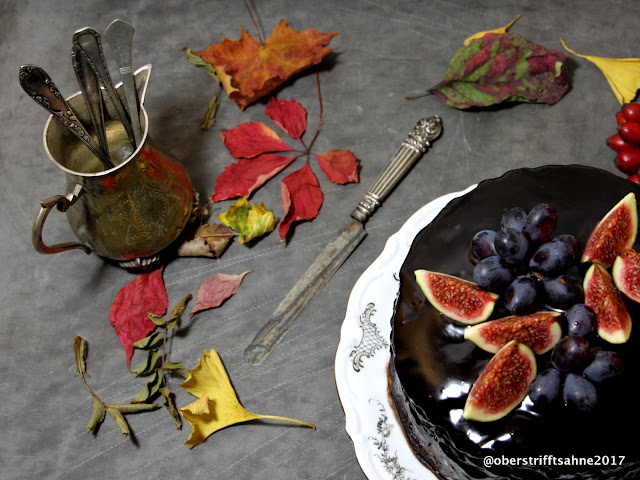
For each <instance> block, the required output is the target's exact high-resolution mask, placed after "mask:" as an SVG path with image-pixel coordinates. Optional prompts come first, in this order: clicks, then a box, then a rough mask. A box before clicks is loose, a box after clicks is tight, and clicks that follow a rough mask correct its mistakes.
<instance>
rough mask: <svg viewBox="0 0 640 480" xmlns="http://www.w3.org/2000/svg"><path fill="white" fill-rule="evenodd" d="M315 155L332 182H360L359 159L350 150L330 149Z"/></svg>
mask: <svg viewBox="0 0 640 480" xmlns="http://www.w3.org/2000/svg"><path fill="white" fill-rule="evenodd" d="M314 155H315V154H314ZM315 157H316V158H317V159H318V165H320V168H321V169H322V171H323V172H324V173H325V174H326V175H327V177H328V178H329V180H330V181H331V182H333V183H339V184H345V183H350V182H353V183H358V182H359V179H358V161H357V160H356V156H355V155H354V154H353V153H351V152H350V151H349V150H329V151H328V152H324V153H323V154H322V155H315Z"/></svg>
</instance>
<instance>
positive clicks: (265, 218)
mask: <svg viewBox="0 0 640 480" xmlns="http://www.w3.org/2000/svg"><path fill="white" fill-rule="evenodd" d="M218 218H219V219H220V221H221V222H222V223H224V224H225V225H226V226H228V227H229V228H232V229H234V230H235V231H236V232H239V233H240V238H239V239H238V240H239V241H240V243H247V242H249V241H251V240H253V239H254V238H256V237H260V236H262V235H264V234H265V233H269V232H271V231H272V230H273V229H274V228H275V226H276V223H278V219H277V218H276V217H275V216H274V215H273V212H271V211H270V210H267V208H266V207H265V206H264V204H263V203H261V204H260V205H254V204H253V203H251V205H249V204H248V201H247V197H243V198H241V199H240V200H238V201H237V202H236V203H234V204H233V205H231V206H230V207H229V210H227V211H226V212H225V213H219V214H218Z"/></svg>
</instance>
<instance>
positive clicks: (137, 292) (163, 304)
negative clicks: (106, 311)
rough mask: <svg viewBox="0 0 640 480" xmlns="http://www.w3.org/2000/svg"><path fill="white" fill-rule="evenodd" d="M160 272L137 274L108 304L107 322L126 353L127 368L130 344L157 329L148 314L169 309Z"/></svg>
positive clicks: (129, 359)
mask: <svg viewBox="0 0 640 480" xmlns="http://www.w3.org/2000/svg"><path fill="white" fill-rule="evenodd" d="M163 269H164V268H158V269H156V270H154V271H152V272H149V273H142V274H140V275H138V276H137V277H136V278H134V279H133V280H132V281H130V282H129V283H127V284H126V285H125V286H124V287H122V288H121V289H120V291H119V292H118V294H117V295H116V299H115V300H114V301H113V304H112V305H111V313H110V315H109V321H110V322H111V325H113V326H114V328H115V331H116V334H117V335H118V336H119V337H120V343H122V346H123V347H124V351H125V352H126V354H127V367H130V366H131V357H132V356H133V344H134V343H135V342H137V341H138V340H141V339H143V338H144V337H146V336H147V335H148V334H149V333H151V331H153V329H154V328H156V326H155V324H154V323H153V322H152V321H151V320H149V317H148V316H147V313H149V312H151V313H155V314H156V315H164V314H165V313H166V311H167V307H168V306H169V299H168V298H167V291H166V289H165V286H164V280H163V278H162V272H163Z"/></svg>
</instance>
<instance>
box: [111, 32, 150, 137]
mask: <svg viewBox="0 0 640 480" xmlns="http://www.w3.org/2000/svg"><path fill="white" fill-rule="evenodd" d="M134 32H135V29H134V28H133V27H132V26H131V25H129V24H128V23H127V22H125V21H124V20H114V21H113V22H111V24H110V25H109V26H108V27H107V29H106V30H105V31H104V33H103V34H102V36H103V37H104V38H106V39H107V42H109V45H110V46H111V50H112V51H113V56H114V57H115V59H116V63H117V64H118V69H119V70H120V78H121V79H122V88H124V95H125V99H126V101H127V106H128V107H129V117H130V118H131V126H132V127H133V135H134V136H135V141H136V145H140V142H141V141H142V130H141V128H140V112H139V108H138V99H137V98H136V85H135V80H134V79H133V73H132V62H131V46H132V43H133V33H134Z"/></svg>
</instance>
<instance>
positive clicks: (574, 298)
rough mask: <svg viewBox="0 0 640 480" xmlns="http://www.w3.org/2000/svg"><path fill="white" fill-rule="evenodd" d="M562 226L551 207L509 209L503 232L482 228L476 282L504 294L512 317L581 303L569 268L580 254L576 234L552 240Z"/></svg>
mask: <svg viewBox="0 0 640 480" xmlns="http://www.w3.org/2000/svg"><path fill="white" fill-rule="evenodd" d="M557 225H558V213H557V211H556V209H555V208H554V207H553V206H552V205H549V204H547V203H541V204H538V205H536V206H534V207H533V208H532V209H531V210H530V211H529V212H528V213H527V212H526V211H525V210H524V209H522V208H520V207H514V208H510V209H508V210H506V211H505V212H504V213H503V215H502V218H501V220H500V227H501V228H500V230H499V231H497V232H496V231H495V230H481V231H479V232H477V233H476V234H475V235H474V236H473V239H472V241H471V250H472V255H473V257H474V258H475V260H476V261H477V262H478V263H477V264H476V266H475V267H474V269H473V281H474V282H475V283H476V284H477V285H478V286H479V287H480V288H482V289H484V290H488V291H491V292H494V293H497V294H499V295H501V296H502V298H503V301H504V306H505V308H506V309H507V310H508V311H509V312H510V313H511V314H513V315H526V314H528V313H532V312H534V311H535V310H537V309H539V308H540V307H542V306H547V307H551V308H556V309H562V310H564V309H567V308H569V307H570V306H571V305H573V304H575V303H577V302H580V301H582V298H583V291H582V284H581V282H580V281H579V279H578V278H577V276H576V275H575V274H572V273H571V272H570V269H571V267H572V266H573V265H574V264H575V263H576V260H577V259H579V257H580V254H581V253H582V243H581V242H580V240H578V239H577V238H576V237H574V236H573V235H569V234H563V235H558V236H556V237H554V238H551V235H552V234H553V232H554V231H555V229H556V227H557Z"/></svg>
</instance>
